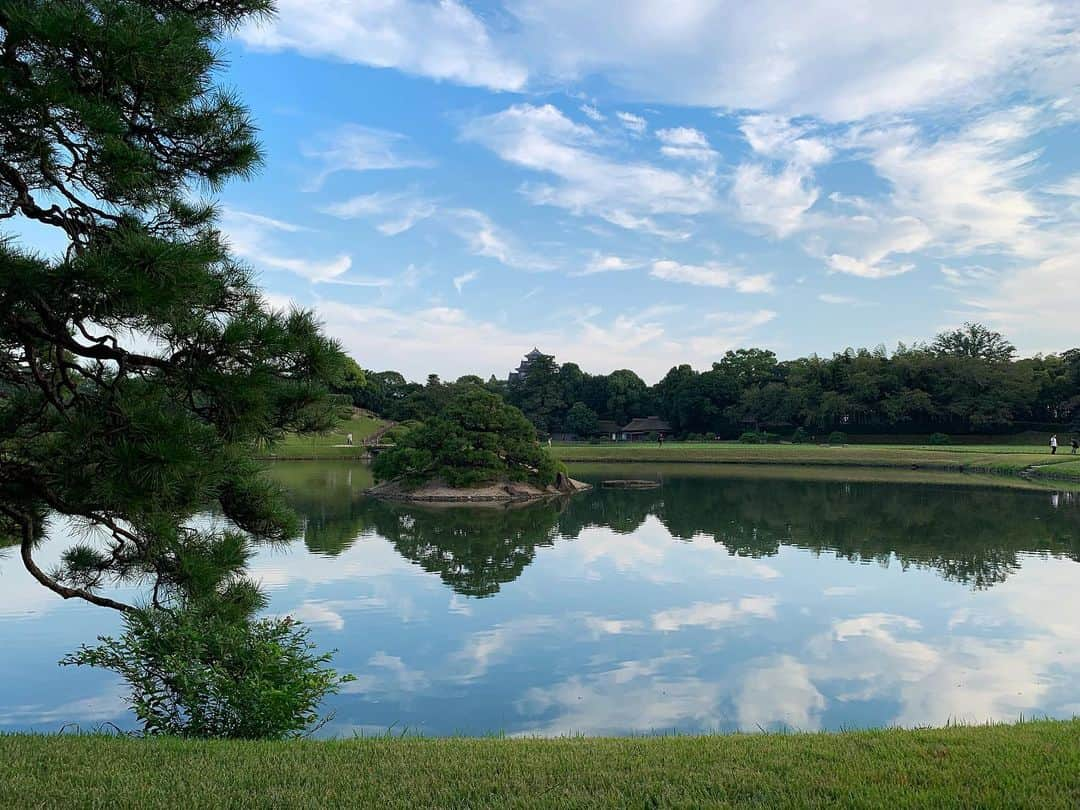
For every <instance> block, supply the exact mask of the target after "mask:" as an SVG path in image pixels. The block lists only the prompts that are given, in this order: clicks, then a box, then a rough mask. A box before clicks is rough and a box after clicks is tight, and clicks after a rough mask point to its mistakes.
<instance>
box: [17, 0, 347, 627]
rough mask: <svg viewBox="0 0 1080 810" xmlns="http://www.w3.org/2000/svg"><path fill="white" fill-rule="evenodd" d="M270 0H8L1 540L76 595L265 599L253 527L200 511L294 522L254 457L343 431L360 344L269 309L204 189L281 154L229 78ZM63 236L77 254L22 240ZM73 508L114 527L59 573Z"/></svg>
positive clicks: (261, 535) (275, 523) (260, 527)
mask: <svg viewBox="0 0 1080 810" xmlns="http://www.w3.org/2000/svg"><path fill="white" fill-rule="evenodd" d="M270 11H271V8H270V3H269V1H268V0H139V1H136V0H0V228H4V229H5V230H7V229H8V228H10V230H8V232H7V234H6V235H3V237H2V239H0V543H3V542H4V541H7V542H9V543H15V544H17V545H18V546H19V551H20V554H21V557H22V561H23V563H24V564H25V566H26V568H27V569H28V570H29V572H30V573H31V574H32V575H33V576H34V577H35V578H37V579H38V580H39V581H40V582H41V583H42V584H43V585H44V586H45V587H47V588H50V589H51V590H53V591H55V592H56V593H57V594H59V595H60V596H62V597H65V598H81V599H84V600H86V601H88V602H93V603H94V604H97V605H102V606H106V607H110V608H115V609H118V610H122V611H131V610H133V609H134V606H132V605H129V604H124V603H121V602H118V601H116V600H115V599H113V598H110V597H109V596H107V595H103V594H102V592H101V591H102V589H103V586H105V585H107V584H109V583H111V582H116V581H137V582H141V583H144V584H146V585H147V593H149V594H152V597H148V598H150V600H151V603H152V604H153V605H158V606H161V605H167V604H169V603H170V600H172V601H173V602H176V601H177V600H182V599H183V598H185V595H190V594H193V593H202V594H203V595H204V596H205V595H206V594H207V589H210V590H211V591H213V593H212V594H211V595H212V596H213V598H214V599H216V600H218V602H219V603H220V604H221V605H226V604H228V605H231V606H232V608H230V609H235V610H236V612H237V613H238V615H243V614H245V613H250V612H251V611H252V610H254V608H255V607H257V606H258V605H259V604H261V595H260V594H259V593H258V590H257V589H256V588H255V587H254V586H253V585H252V584H251V583H250V582H247V581H246V580H245V579H244V578H243V577H242V576H240V574H241V573H242V569H243V561H244V559H246V556H245V555H246V553H247V551H246V550H245V549H244V548H243V543H240V544H238V543H237V542H236V541H235V539H227V540H223V538H222V537H220V536H215V535H213V534H208V533H207V532H205V531H200V530H199V528H198V526H199V524H198V521H194V520H193V516H195V515H197V514H199V513H200V512H204V511H205V510H207V509H209V508H214V509H220V510H221V512H223V513H224V515H225V516H226V517H227V518H228V519H229V520H230V521H232V523H233V524H235V526H236V527H239V529H242V530H243V532H244V537H245V538H250V539H254V540H256V541H257V540H280V539H285V538H288V537H290V536H291V535H292V533H293V532H294V531H295V529H296V526H295V519H294V517H293V516H292V514H291V513H290V511H289V510H288V509H287V508H286V507H285V505H284V502H283V501H282V499H281V498H280V495H279V493H278V492H277V491H276V490H275V489H274V488H273V487H272V486H270V485H269V484H268V483H267V482H266V481H265V480H264V479H263V478H262V477H261V476H260V475H259V473H258V469H257V467H256V466H255V464H254V463H253V462H252V461H251V450H252V448H253V447H255V446H256V445H258V444H260V443H271V442H273V441H274V440H275V439H277V438H279V437H280V436H282V434H283V433H284V432H286V431H301V432H303V431H311V430H317V429H321V428H323V427H326V426H327V425H328V424H329V423H330V421H331V420H332V418H333V416H334V407H335V406H334V403H333V401H332V398H331V397H329V396H328V393H327V392H328V386H329V385H330V384H332V383H333V382H334V381H335V380H336V379H337V378H338V376H339V374H340V372H341V368H342V355H341V353H340V351H339V349H338V347H337V345H336V344H335V343H334V342H333V341H332V340H329V339H328V338H326V337H325V336H323V335H322V334H321V333H320V329H319V326H318V324H317V323H316V322H315V320H314V319H313V317H312V315H311V314H310V313H305V312H300V311H292V312H287V313H286V312H275V311H272V310H271V309H269V308H268V307H267V305H266V303H265V301H264V300H263V299H262V297H261V296H260V293H259V291H258V289H257V288H256V286H255V283H254V280H253V274H252V271H251V269H249V268H248V267H245V266H244V265H242V264H240V263H238V262H237V261H235V260H234V259H233V258H232V257H231V256H230V254H229V250H228V246H227V244H226V242H225V240H224V239H223V236H222V234H221V233H220V232H219V231H218V230H217V228H216V225H215V222H216V214H217V212H216V209H215V206H214V205H213V204H212V203H211V202H208V201H206V200H204V199H203V198H202V197H200V194H202V195H206V194H208V193H209V194H212V193H213V192H215V191H216V190H217V189H219V188H220V187H221V186H222V184H223V183H225V182H226V181H228V180H230V179H232V178H243V177H246V176H249V175H250V174H251V173H252V172H253V171H254V170H255V169H256V168H257V167H258V166H259V164H260V160H261V155H260V151H259V147H258V144H257V142H256V131H255V127H254V125H253V123H252V121H251V119H250V117H249V114H248V112H247V110H246V109H245V108H244V106H243V105H242V104H241V102H240V100H239V99H238V98H237V97H236V96H235V95H233V94H231V93H229V92H227V91H225V90H222V89H220V88H219V87H218V86H216V84H215V73H216V71H217V70H218V68H219V67H220V59H219V56H218V47H219V41H220V39H221V37H222V36H224V35H225V34H227V33H228V32H229V31H230V30H232V29H234V28H235V27H236V26H238V25H240V24H241V23H243V22H244V21H246V20H248V19H249V18H252V17H257V16H258V15H263V14H268V13H270ZM50 232H51V233H52V234H53V236H52V237H51V239H53V240H55V239H56V238H57V237H58V238H59V239H61V240H63V241H62V245H63V246H62V249H61V250H59V251H57V252H56V253H55V255H45V254H44V253H43V252H41V251H36V250H34V249H33V248H32V247H31V246H30V245H29V244H26V243H24V241H20V240H19V239H17V238H16V237H15V236H14V234H28V233H50ZM53 515H64V516H69V517H70V518H73V519H75V520H76V521H77V522H79V523H82V524H85V525H86V526H87V527H90V528H92V529H93V530H94V531H93V532H90V533H88V537H87V539H85V540H82V541H79V542H76V543H75V544H74V545H72V546H71V547H69V548H67V549H66V550H65V551H64V552H63V555H62V557H61V562H60V564H59V566H57V568H56V570H52V571H46V570H44V569H43V568H42V567H41V566H39V564H38V562H37V560H36V556H37V554H36V552H37V551H38V547H39V545H40V544H41V543H42V542H43V539H44V538H45V536H46V534H45V530H46V527H47V524H48V521H49V520H50V519H51V518H50V516H53ZM230 566H231V570H232V571H233V572H234V573H236V574H237V575H236V576H225V577H223V576H222V575H221V571H222V570H230ZM211 569H213V570H211Z"/></svg>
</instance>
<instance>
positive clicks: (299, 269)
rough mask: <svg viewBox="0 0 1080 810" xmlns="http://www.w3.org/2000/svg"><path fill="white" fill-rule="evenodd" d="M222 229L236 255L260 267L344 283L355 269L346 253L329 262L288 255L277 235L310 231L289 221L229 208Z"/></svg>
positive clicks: (329, 259)
mask: <svg viewBox="0 0 1080 810" xmlns="http://www.w3.org/2000/svg"><path fill="white" fill-rule="evenodd" d="M221 229H222V233H223V234H224V235H225V238H226V240H227V242H228V244H229V248H230V249H231V250H232V252H233V253H234V254H235V255H236V256H238V257H240V258H241V259H246V260H247V261H250V262H251V263H252V264H254V265H255V266H256V267H257V268H269V269H272V270H286V271H288V272H290V273H294V274H295V275H298V276H301V277H302V278H306V279H307V280H308V281H312V282H329V281H336V280H340V277H341V276H343V275H344V274H345V273H347V272H348V271H349V269H350V268H351V267H352V257H351V256H349V255H348V254H344V253H342V254H338V255H337V256H334V257H333V258H328V259H326V258H323V259H312V258H309V257H300V256H295V255H286V254H285V252H284V251H285V248H284V247H283V246H282V245H280V244H279V243H278V238H277V237H276V234H280V233H297V232H299V231H305V230H307V229H306V228H303V227H301V226H299V225H293V224H292V223H289V222H283V221H281V220H277V219H272V218H270V217H264V216H261V215H259V214H252V213H249V212H246V211H239V210H236V209H233V208H229V209H226V210H225V211H224V212H223V214H222V216H221Z"/></svg>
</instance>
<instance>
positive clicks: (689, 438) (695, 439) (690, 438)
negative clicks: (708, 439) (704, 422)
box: [686, 433, 705, 442]
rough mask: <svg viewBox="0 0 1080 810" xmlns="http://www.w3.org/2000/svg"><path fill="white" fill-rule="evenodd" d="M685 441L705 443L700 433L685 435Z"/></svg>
mask: <svg viewBox="0 0 1080 810" xmlns="http://www.w3.org/2000/svg"><path fill="white" fill-rule="evenodd" d="M686 441H688V442H703V441H705V437H704V436H702V435H701V434H700V433H687V434H686Z"/></svg>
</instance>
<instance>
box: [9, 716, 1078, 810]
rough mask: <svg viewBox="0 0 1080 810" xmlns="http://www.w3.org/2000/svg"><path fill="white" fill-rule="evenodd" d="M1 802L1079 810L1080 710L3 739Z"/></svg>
mask: <svg viewBox="0 0 1080 810" xmlns="http://www.w3.org/2000/svg"><path fill="white" fill-rule="evenodd" d="M0 756H2V757H3V761H4V763H5V769H4V770H5V773H4V776H3V777H2V778H0V806H3V807H102V808H104V807H109V808H129V807H130V808H134V807H155V808H157V807H161V808H174V807H175V808H181V807H183V808H188V807H311V808H315V807H402V808H405V807H462V808H464V807H725V806H727V807H787V806H800V807H1033V808H1034V807H1037V808H1059V807H1060V808H1075V807H1077V806H1080V720H1073V721H1069V722H1054V721H1039V722H1028V723H1021V724H1018V725H1011V726H982V727H951V728H943V729H926V730H916V731H904V730H895V729H893V730H881V731H860V732H846V733H841V734H770V735H730V736H727V735H725V736H706V737H648V738H643V737H638V738H625V739H599V738H566V739H553V740H542V739H468V738H451V739H409V738H406V739H388V738H377V739H366V740H347V741H328V742H316V741H303V742H288V743H258V742H252V743H246V742H197V741H185V740H177V739H146V740H139V739H127V738H117V737H95V736H85V737H78V736H51V737H50V736H19V735H16V736H5V737H0Z"/></svg>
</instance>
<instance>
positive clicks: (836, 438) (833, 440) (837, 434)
mask: <svg viewBox="0 0 1080 810" xmlns="http://www.w3.org/2000/svg"><path fill="white" fill-rule="evenodd" d="M829 444H847V434H846V433H844V432H843V431H840V430H834V431H833V432H832V433H830V434H829Z"/></svg>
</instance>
